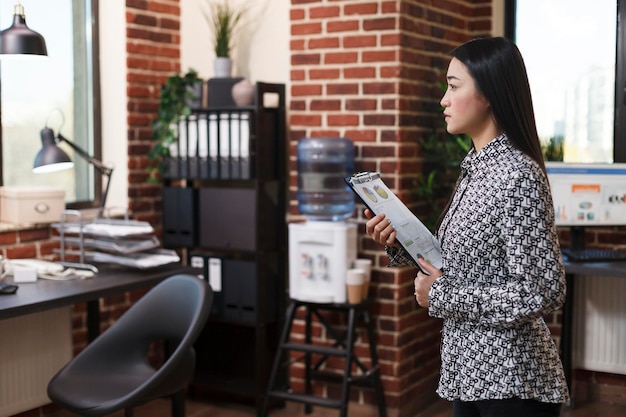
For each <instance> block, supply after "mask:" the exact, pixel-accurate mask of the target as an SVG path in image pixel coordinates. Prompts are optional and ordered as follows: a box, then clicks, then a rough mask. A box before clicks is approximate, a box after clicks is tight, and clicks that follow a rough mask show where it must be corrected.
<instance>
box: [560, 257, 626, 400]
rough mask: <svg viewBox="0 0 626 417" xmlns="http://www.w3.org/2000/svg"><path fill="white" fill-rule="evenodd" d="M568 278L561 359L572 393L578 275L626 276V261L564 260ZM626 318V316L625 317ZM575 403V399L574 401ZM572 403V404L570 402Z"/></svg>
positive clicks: (562, 328) (564, 305)
mask: <svg viewBox="0 0 626 417" xmlns="http://www.w3.org/2000/svg"><path fill="white" fill-rule="evenodd" d="M563 263H564V265H565V272H566V279H567V294H566V296H565V303H564V304H563V323H562V327H561V360H562V361H563V368H564V370H565V378H566V379H567V386H568V387H569V388H570V394H571V395H573V392H572V390H571V388H572V366H573V363H572V356H573V352H572V350H573V348H574V347H573V343H572V341H573V321H574V292H575V291H576V285H575V284H576V275H590V276H598V277H601V276H605V277H617V278H626V262H569V261H567V260H565V257H564V261H563ZM624 319H625V320H626V318H624ZM572 403H573V401H572ZM570 405H571V404H570Z"/></svg>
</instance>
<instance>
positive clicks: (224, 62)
mask: <svg viewBox="0 0 626 417" xmlns="http://www.w3.org/2000/svg"><path fill="white" fill-rule="evenodd" d="M231 68H232V60H231V59H230V58H228V57H221V56H218V57H216V58H215V61H214V62H213V70H214V71H213V72H214V76H215V78H230V74H231V71H232V70H231Z"/></svg>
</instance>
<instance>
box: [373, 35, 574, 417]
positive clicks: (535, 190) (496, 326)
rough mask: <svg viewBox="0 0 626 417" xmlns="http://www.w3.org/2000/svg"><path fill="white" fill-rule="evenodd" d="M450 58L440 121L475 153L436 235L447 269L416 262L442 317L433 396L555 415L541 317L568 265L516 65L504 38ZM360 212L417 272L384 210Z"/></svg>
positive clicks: (562, 393) (558, 389) (562, 397)
mask: <svg viewBox="0 0 626 417" xmlns="http://www.w3.org/2000/svg"><path fill="white" fill-rule="evenodd" d="M451 55H452V59H451V61H450V64H449V67H448V72H447V83H448V88H447V91H446V93H445V94H444V96H443V98H442V99H441V105H442V106H443V108H444V111H443V115H444V118H445V121H446V123H447V130H448V132H450V133H451V134H462V133H466V134H468V135H469V136H470V137H471V138H472V143H473V148H472V149H471V150H470V152H469V153H468V155H467V156H466V157H465V159H464V160H463V162H462V163H461V174H460V176H459V180H458V182H457V185H456V189H455V192H454V194H453V196H452V198H451V199H450V201H449V202H448V205H447V207H446V208H445V210H444V212H443V214H442V216H441V219H440V222H439V225H438V228H437V238H438V239H439V241H440V243H441V249H442V258H443V268H442V270H439V269H437V268H435V267H434V266H432V265H430V264H429V263H427V262H425V261H424V260H422V259H420V260H419V266H420V267H421V268H422V270H424V271H425V272H426V273H422V272H418V274H417V277H416V278H415V282H414V284H415V295H416V299H417V302H418V303H419V305H421V306H422V307H427V308H428V311H429V314H430V315H431V316H433V317H438V318H442V319H443V331H442V346H441V360H442V364H441V377H440V381H439V388H438V390H437V392H438V394H439V395H440V396H441V397H443V398H445V399H447V400H450V401H453V410H454V416H455V417H465V416H482V417H484V416H490V417H491V416H499V417H514V416H524V417H530V416H558V415H559V414H560V409H561V403H563V402H565V401H566V400H567V399H568V392H567V385H566V382H565V377H564V373H563V368H562V365H561V361H560V358H559V355H558V352H557V349H556V346H555V343H554V342H553V340H552V337H551V335H550V331H549V329H548V327H547V325H546V323H545V322H544V320H543V316H545V315H547V314H550V313H552V312H553V311H555V310H557V309H558V308H560V307H561V305H562V303H563V301H564V299H565V270H564V268H563V263H562V259H561V255H560V248H559V243H558V236H557V233H556V228H555V225H554V212H553V206H552V197H551V194H550V188H549V184H548V180H547V179H546V173H545V164H544V161H543V157H542V154H541V148H540V144H539V139H538V136H537V128H536V126H535V119H534V115H533V108H532V101H531V94H530V88H529V85H528V78H527V75H526V69H525V67H524V62H523V60H522V57H521V54H520V52H519V50H518V49H517V47H516V46H515V44H514V43H513V42H511V41H509V40H507V39H505V38H482V39H475V40H472V41H470V42H467V43H465V44H463V45H461V46H459V47H457V48H456V49H454V50H453V51H452V52H451ZM366 216H367V217H368V218H369V220H368V222H367V223H366V232H367V234H368V235H370V236H371V237H372V238H373V239H374V240H375V241H376V242H378V243H380V244H384V245H386V246H387V247H386V250H387V254H388V256H389V257H390V259H391V262H390V265H391V266H397V265H402V264H407V263H411V264H413V265H415V262H414V261H413V260H412V259H410V258H409V257H408V256H407V255H406V254H405V253H404V252H403V251H402V250H401V249H399V248H398V246H397V245H396V243H395V230H394V229H393V227H392V226H391V225H390V224H389V222H388V221H387V220H386V219H385V216H384V214H379V215H377V216H374V217H372V213H370V212H369V211H368V210H366Z"/></svg>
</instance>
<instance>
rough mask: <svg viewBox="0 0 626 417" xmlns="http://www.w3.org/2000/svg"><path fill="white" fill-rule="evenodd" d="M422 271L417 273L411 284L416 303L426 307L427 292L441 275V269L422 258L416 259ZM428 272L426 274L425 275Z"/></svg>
mask: <svg viewBox="0 0 626 417" xmlns="http://www.w3.org/2000/svg"><path fill="white" fill-rule="evenodd" d="M417 262H418V263H419V266H420V268H422V271H425V272H426V274H425V273H424V272H422V271H420V272H418V273H417V276H416V277H415V280H413V284H414V285H415V299H416V300H417V304H419V305H420V306H422V307H428V294H429V293H430V287H432V286H433V282H435V280H436V279H437V278H439V277H440V276H442V275H443V273H442V272H441V269H438V268H435V267H434V266H433V265H432V264H431V263H430V262H427V261H426V260H424V259H423V258H419V259H418V260H417ZM427 274H428V275H427Z"/></svg>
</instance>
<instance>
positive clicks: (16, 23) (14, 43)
mask: <svg viewBox="0 0 626 417" xmlns="http://www.w3.org/2000/svg"><path fill="white" fill-rule="evenodd" d="M46 55H48V51H47V49H46V41H45V40H44V38H43V36H41V35H40V34H39V33H37V32H35V31H34V30H31V29H29V27H28V26H26V15H25V14H24V7H23V6H22V4H21V3H20V2H19V1H18V2H17V4H16V5H15V7H14V9H13V24H12V25H11V27H9V28H8V29H5V30H3V31H2V32H0V58H6V57H9V56H10V57H36V56H46Z"/></svg>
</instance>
